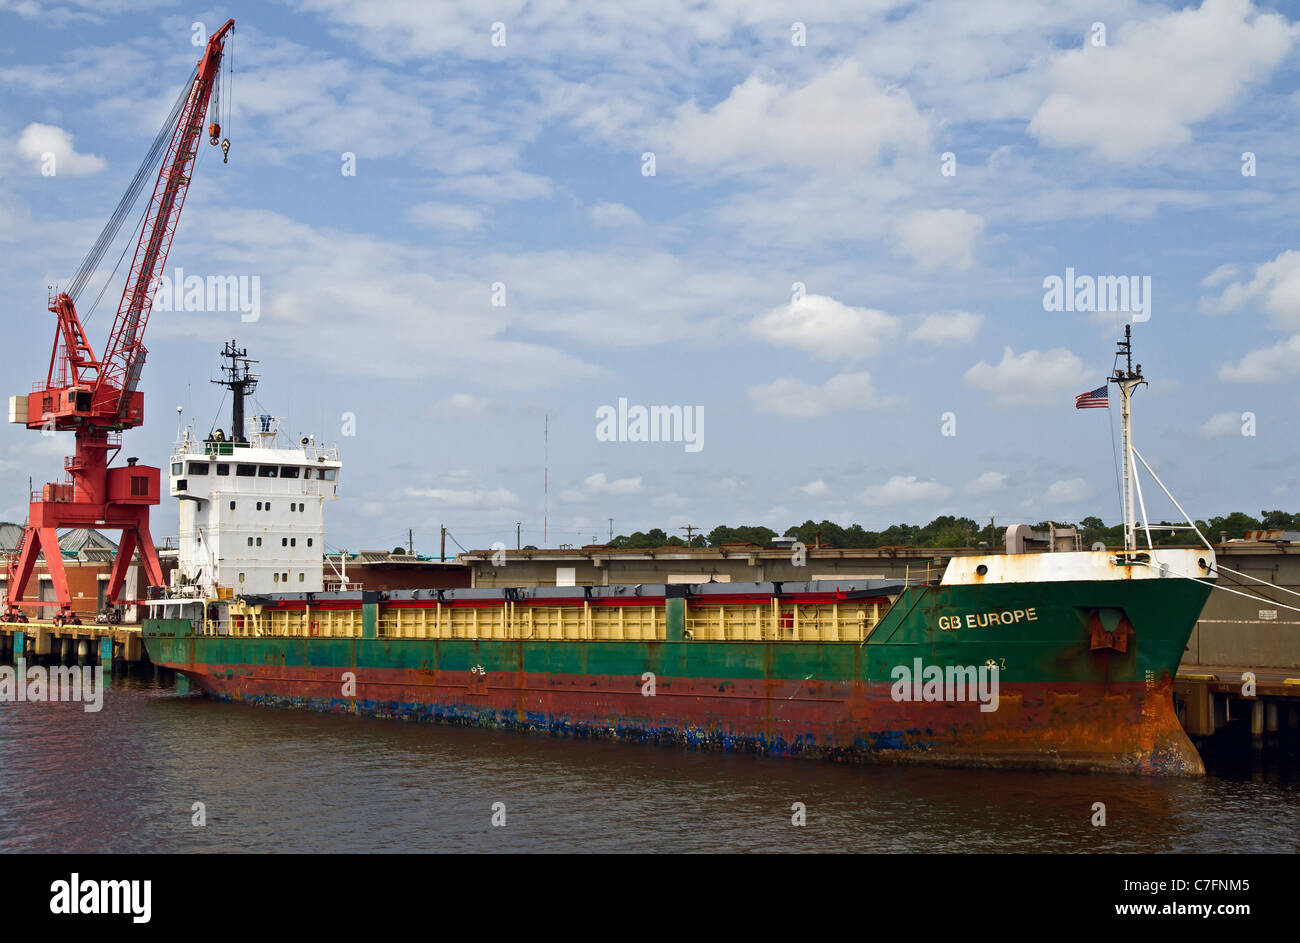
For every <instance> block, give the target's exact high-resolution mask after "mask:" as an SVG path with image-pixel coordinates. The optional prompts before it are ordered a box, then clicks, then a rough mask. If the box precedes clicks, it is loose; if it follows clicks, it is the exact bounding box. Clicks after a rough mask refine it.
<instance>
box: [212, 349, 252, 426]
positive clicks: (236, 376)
mask: <svg viewBox="0 0 1300 943" xmlns="http://www.w3.org/2000/svg"><path fill="white" fill-rule="evenodd" d="M221 356H222V357H225V358H226V359H227V360H228V361H230V362H229V363H228V364H226V366H224V367H222V368H221V372H222V373H224V374H225V375H226V377H225V379H224V380H213V381H212V382H213V383H215V384H217V386H224V387H226V388H227V389H228V390H230V392H231V394H232V396H231V405H230V441H231V442H247V441H248V439H247V438H245V436H244V397H246V396H250V395H252V392H253V391H254V390H255V389H257V374H255V373H252V372H250V371H249V369H248V366H249V364H254V363H257V361H256V360H250V359H249V357H248V350H247V348H241V347H237V346H235V342H234V341H229V342H228V343H227V344H226V347H225V350H223V351H222V352H221Z"/></svg>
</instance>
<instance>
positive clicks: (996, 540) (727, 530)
mask: <svg viewBox="0 0 1300 943" xmlns="http://www.w3.org/2000/svg"><path fill="white" fill-rule="evenodd" d="M1181 523H1183V522H1181V521H1161V522H1160V523H1159V524H1156V523H1154V522H1153V523H1152V524H1151V528H1152V531H1151V541H1152V543H1155V544H1158V545H1169V544H1187V543H1195V542H1197V541H1196V535H1195V534H1193V533H1192V532H1191V531H1187V530H1176V531H1168V530H1161V531H1157V530H1156V528H1157V527H1160V526H1168V525H1171V524H1181ZM1052 524H1055V526H1057V527H1078V528H1079V534H1080V538H1081V540H1082V542H1083V546H1084V547H1085V548H1087V547H1090V546H1092V545H1093V544H1094V543H1098V542H1101V543H1105V544H1107V545H1111V546H1116V545H1122V544H1123V543H1124V525H1123V524H1115V525H1111V526H1108V525H1107V524H1106V523H1105V522H1104V521H1102V519H1101V518H1099V517H1085V518H1083V519H1082V520H1080V521H1078V522H1071V521H1053V522H1048V521H1040V522H1039V523H1037V524H1034V525H1033V528H1034V530H1039V531H1046V530H1047V529H1048V527H1049V526H1051V525H1052ZM1196 526H1197V527H1199V528H1200V530H1201V533H1203V534H1205V536H1206V537H1208V538H1209V539H1210V540H1211V541H1218V540H1222V539H1227V540H1233V539H1239V538H1242V537H1244V536H1245V535H1246V532H1247V531H1251V530H1296V531H1300V514H1289V513H1287V512H1286V511H1260V512H1259V517H1252V516H1251V515H1249V514H1246V513H1245V512H1243V511H1233V512H1232V513H1231V514H1228V515H1225V516H1223V517H1211V518H1208V519H1206V520H1198V521H1197V522H1196ZM1005 533H1006V528H1004V527H995V526H994V525H993V524H992V523H986V524H983V525H981V524H980V523H979V522H977V521H975V520H974V519H973V518H969V517H953V516H951V515H943V516H941V517H936V518H935V519H934V520H932V521H931V522H930V523H928V524H924V525H921V524H894V525H892V526H890V527H887V528H885V529H884V530H879V531H876V530H867V529H865V528H864V527H863V526H862V525H861V524H850V525H849V526H848V527H844V526H841V525H840V524H836V523H834V522H833V521H822V522H820V523H818V522H816V521H812V520H807V521H804V522H803V523H802V524H797V525H794V526H792V527H787V528H786V530H785V533H784V534H783V535H782V536H785V537H794V538H796V539H797V540H799V541H800V542H802V543H803V544H805V545H807V546H809V547H814V546H817V545H820V546H822V547H834V548H840V549H846V550H847V549H855V548H873V547H901V546H907V547H926V548H929V547H933V548H942V547H978V546H979V545H980V544H981V543H987V544H988V545H989V546H991V547H996V546H1000V545H1001V544H1002V541H1003V539H1004V534H1005ZM776 536H777V532H776V531H774V530H772V529H771V528H770V527H762V526H757V527H755V526H741V527H730V526H728V525H726V524H719V525H718V526H717V527H715V528H713V529H712V530H711V531H709V532H708V533H707V534H705V533H699V534H694V535H692V536H691V538H690V542H689V543H688V542H687V540H686V538H684V537H679V536H677V535H675V534H674V535H670V534H668V533H667V532H666V531H665V530H663V529H662V528H659V527H654V528H651V529H650V530H648V531H636V532H635V533H632V534H620V535H619V536H617V537H615V538H614V539H613V540H611V541H610V542H609V543H608V545H607V546H610V547H613V548H615V549H618V550H625V549H636V550H646V549H653V548H655V547H686V546H691V547H721V546H722V545H723V544H733V543H752V544H758V545H760V546H763V545H767V544H770V543H771V542H772V538H773V537H776ZM1142 540H1143V542H1145V537H1143V538H1142Z"/></svg>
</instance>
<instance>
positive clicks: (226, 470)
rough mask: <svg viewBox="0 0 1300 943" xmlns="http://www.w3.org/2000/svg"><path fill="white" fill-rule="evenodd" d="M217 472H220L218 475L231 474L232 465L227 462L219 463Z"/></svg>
mask: <svg viewBox="0 0 1300 943" xmlns="http://www.w3.org/2000/svg"><path fill="white" fill-rule="evenodd" d="M217 474H218V475H229V474H230V466H229V465H226V464H221V465H218V466H217Z"/></svg>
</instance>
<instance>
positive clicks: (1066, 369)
mask: <svg viewBox="0 0 1300 943" xmlns="http://www.w3.org/2000/svg"><path fill="white" fill-rule="evenodd" d="M1096 379H1097V377H1096V376H1095V375H1094V372H1093V371H1089V370H1088V369H1086V368H1085V367H1084V365H1083V361H1082V360H1080V359H1079V358H1078V357H1076V356H1075V355H1074V354H1072V353H1071V352H1070V351H1068V350H1066V349H1065V348H1064V347H1054V348H1052V349H1051V350H1026V351H1025V352H1024V353H1021V354H1017V353H1015V352H1014V351H1012V349H1011V348H1010V347H1004V348H1003V350H1002V361H1001V362H1000V363H998V364H997V365H996V366H993V365H990V364H988V363H986V362H985V361H983V360H981V361H980V362H979V363H977V364H975V366H973V367H971V368H970V369H969V370H967V371H966V375H965V381H966V384H967V385H968V386H973V387H975V388H976V389H978V390H983V391H984V392H985V393H988V394H990V395H991V396H993V401H994V403H995V404H996V405H998V406H1057V407H1064V406H1068V405H1070V402H1071V398H1070V396H1069V394H1070V393H1082V392H1084V390H1085V389H1092V388H1093V387H1092V386H1089V385H1088V384H1089V383H1092V384H1093V386H1095V385H1096Z"/></svg>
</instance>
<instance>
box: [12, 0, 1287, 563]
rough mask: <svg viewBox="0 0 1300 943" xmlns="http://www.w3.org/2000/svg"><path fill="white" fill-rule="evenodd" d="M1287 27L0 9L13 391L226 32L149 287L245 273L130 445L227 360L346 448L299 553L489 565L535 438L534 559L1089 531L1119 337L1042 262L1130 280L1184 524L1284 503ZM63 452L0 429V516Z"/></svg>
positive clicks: (872, 11)
mask: <svg viewBox="0 0 1300 943" xmlns="http://www.w3.org/2000/svg"><path fill="white" fill-rule="evenodd" d="M1298 12H1300V11H1297V9H1296V8H1295V6H1293V5H1281V6H1277V7H1269V6H1262V5H1252V4H1251V3H1249V2H1245V0H1204V2H1203V3H1202V4H1200V5H1195V4H1193V5H1188V6H1180V5H1176V4H1163V3H1118V2H1107V0H1091V2H1086V3H1085V2H1071V0H1065V2H1052V3H1047V2H1044V3H1034V2H1014V3H1012V2H1006V3H1002V2H987V3H980V4H973V3H964V2H960V0H956V2H944V0H938V2H928V3H926V2H921V3H917V2H906V3H895V2H888V0H868V2H860V3H855V4H845V3H818V2H800V3H794V4H789V3H783V4H769V3H762V2H756V3H740V2H726V3H716V4H714V3H690V4H679V3H667V2H666V3H624V4H590V5H586V4H565V3H500V4H496V5H494V6H493V7H492V10H491V12H486V13H485V12H483V8H482V5H481V4H474V3H454V2H449V3H439V4H423V3H371V4H359V3H358V4H353V3H342V2H332V0H309V2H300V3H288V4H283V5H281V4H263V3H257V4H248V3H233V4H230V5H229V6H228V7H223V8H220V9H213V8H204V7H187V6H182V5H179V4H174V3H165V2H160V3H131V2H126V0H121V2H119V0H105V2H89V0H87V2H49V3H47V2H43V0H17V2H9V0H0V279H2V280H3V284H4V285H5V287H6V290H5V291H4V292H3V293H0V318H3V324H4V337H5V343H4V346H3V350H4V356H3V358H0V375H2V376H3V378H4V380H5V381H6V384H7V386H6V387H5V390H4V392H5V393H6V394H8V393H10V392H13V393H17V392H22V391H26V390H28V389H30V384H31V383H32V382H33V381H35V380H37V379H39V378H42V377H43V376H44V372H45V366H46V363H47V361H48V358H49V348H50V345H51V343H52V340H53V328H54V322H53V317H52V315H50V314H48V313H47V311H46V310H45V309H46V285H48V284H53V283H57V282H60V281H66V280H67V279H68V277H69V275H70V273H71V272H72V270H73V269H74V268H75V267H76V265H77V263H78V262H79V261H80V259H81V258H82V256H83V255H84V254H85V252H86V251H87V249H88V248H89V246H90V244H91V243H92V241H93V240H94V238H95V236H96V235H97V234H98V232H99V229H100V227H101V226H102V225H103V222H104V220H105V219H106V218H107V217H108V215H109V213H110V212H111V210H112V208H113V206H114V205H115V203H116V202H117V200H118V198H119V196H120V195H121V193H122V192H123V190H124V189H125V187H126V184H127V182H128V179H129V177H130V175H131V173H132V172H133V171H134V169H135V166H136V164H137V163H138V161H139V159H140V158H141V156H142V155H143V154H144V152H145V151H146V149H147V148H148V145H149V142H150V140H151V139H152V137H153V135H154V133H155V132H156V131H157V129H158V127H159V125H160V124H161V121H162V119H163V117H164V115H165V112H166V110H167V107H168V105H169V104H170V102H171V101H172V100H173V98H174V97H175V95H176V93H177V91H178V89H179V88H180V86H181V84H182V83H183V81H184V79H185V76H186V75H187V73H188V71H189V69H190V67H191V66H192V65H193V62H194V60H195V59H196V58H197V55H198V53H199V49H198V48H196V47H195V46H193V45H192V43H191V37H192V36H193V35H194V34H195V28H194V26H193V24H195V23H202V24H203V30H204V31H205V32H204V34H205V35H206V32H210V31H211V30H213V29H215V28H216V27H217V26H219V25H220V24H221V23H222V22H224V20H225V19H226V18H227V17H230V16H233V17H234V18H235V19H236V21H237V28H236V34H235V38H234V40H233V56H234V80H233V95H232V96H231V101H230V107H231V121H230V122H229V125H228V127H227V128H226V129H225V130H226V133H228V134H229V136H230V138H231V141H232V148H231V152H230V163H229V164H227V165H223V164H222V163H221V161H220V159H219V158H220V155H219V153H218V152H217V151H216V150H215V149H211V148H208V147H207V146H206V145H205V146H204V154H203V155H202V156H201V158H200V162H199V166H198V170H197V172H196V174H195V178H194V183H193V185H192V187H191V189H190V194H189V198H188V202H187V204H186V207H185V212H184V215H183V217H182V219H181V223H180V229H179V232H178V234H177V237H176V239H175V242H174V244H173V247H172V252H171V256H170V260H169V262H168V266H167V271H168V272H169V273H171V272H174V271H175V269H176V268H177V267H180V268H182V269H184V271H185V272H186V273H187V274H198V275H203V276H208V275H221V276H232V275H233V276H247V277H252V276H257V277H258V278H259V280H260V285H261V299H260V300H261V304H260V311H259V316H258V319H257V320H256V321H255V322H252V323H243V322H241V318H240V314H239V313H238V312H230V311H206V312H205V311H162V310H158V311H155V312H154V315H153V317H152V319H151V321H150V325H149V332H148V336H147V338H146V342H147V344H148V346H149V348H150V358H149V365H148V369H147V372H146V374H145V378H144V382H143V384H142V388H143V389H144V390H145V392H146V403H147V410H148V414H149V417H150V421H149V422H148V423H147V424H146V426H145V427H144V428H142V429H139V430H136V431H134V432H132V433H130V434H129V436H128V440H127V443H128V445H127V449H126V451H127V453H129V454H132V455H139V456H140V457H141V458H142V460H145V461H149V462H152V463H155V464H164V463H165V461H166V456H167V455H168V453H169V448H170V443H171V441H172V439H173V437H174V435H175V431H176V413H175V408H176V406H178V405H181V406H184V407H186V410H187V416H188V417H189V418H192V419H193V420H194V421H195V422H196V424H197V425H198V426H199V427H201V428H202V429H206V428H208V427H209V426H210V425H211V424H212V421H213V419H214V417H216V416H218V410H219V403H220V395H221V390H219V389H218V388H216V387H213V386H211V385H210V384H209V383H208V380H209V379H210V378H211V377H213V376H215V375H216V374H215V371H216V368H217V365H218V363H217V359H218V358H217V356H216V355H217V352H218V350H219V349H220V347H221V344H222V342H223V341H224V340H225V339H228V338H232V337H233V338H238V340H239V342H240V343H241V344H242V345H246V346H247V347H248V348H249V349H250V354H251V355H252V356H255V357H257V358H258V359H259V360H260V361H261V369H262V373H263V380H262V384H261V388H260V390H259V392H258V401H259V402H260V403H261V404H262V406H263V407H264V408H265V409H266V411H269V412H272V413H276V414H280V415H286V416H288V417H289V427H290V431H291V432H292V433H293V434H294V435H295V436H296V435H298V434H300V433H307V432H314V433H315V434H316V435H317V436H318V438H321V439H325V440H329V441H333V440H336V439H337V440H338V444H339V447H340V450H341V452H342V458H343V459H344V462H345V468H344V475H343V478H342V488H341V489H340V490H341V494H342V499H341V500H340V501H339V502H338V503H336V504H334V505H332V506H331V507H329V508H328V510H327V535H328V538H329V539H328V545H329V546H330V547H332V548H337V547H348V548H351V549H362V548H365V549H373V548H386V547H391V546H393V545H395V544H396V543H398V542H405V537H406V531H407V528H408V527H409V528H413V529H414V530H415V533H416V543H417V545H418V548H419V549H423V550H426V551H427V550H436V544H437V533H438V526H439V524H446V525H447V526H448V527H449V528H450V530H451V532H452V533H453V535H455V537H456V538H457V539H458V540H459V541H460V543H462V544H463V545H464V546H466V547H480V548H481V547H486V546H488V545H490V544H491V543H492V542H493V541H496V540H501V541H503V542H505V543H507V544H508V545H509V546H513V545H514V544H513V541H514V529H515V522H516V521H521V522H522V524H523V538H524V541H525V542H526V543H535V544H540V543H541V542H542V524H543V516H544V502H543V493H542V479H543V426H544V422H545V421H546V420H545V417H547V416H549V426H550V444H549V454H550V474H549V481H550V496H549V501H548V502H547V507H546V508H545V511H546V513H547V516H548V518H549V535H548V536H549V543H550V544H552V545H555V544H558V543H561V542H567V543H585V542H587V541H589V540H590V539H591V538H592V537H593V536H599V537H601V538H602V539H603V538H604V536H606V535H607V533H608V527H609V525H608V522H607V518H609V517H613V518H614V519H615V520H614V528H615V531H616V532H619V533H629V532H631V531H632V530H638V529H647V528H650V527H655V526H660V527H664V528H666V529H669V530H670V531H671V530H672V529H675V528H677V527H679V526H680V525H685V524H693V525H696V526H697V527H703V528H705V529H706V530H707V529H708V528H711V527H713V526H714V525H716V524H719V523H728V524H758V523H762V524H767V525H768V526H771V527H773V528H775V529H777V530H783V529H784V528H785V527H787V526H789V525H790V524H793V523H798V522H802V521H803V520H805V519H808V518H813V519H817V520H820V519H822V518H824V517H828V518H831V519H833V520H836V521H839V522H842V523H845V524H847V523H851V522H860V523H862V524H863V525H864V526H866V527H869V528H879V527H883V526H886V525H888V524H891V523H894V522H900V521H910V522H922V523H923V522H925V521H928V520H930V519H932V518H933V517H935V516H936V515H938V514H943V513H955V514H965V515H968V516H973V517H976V518H981V519H985V518H987V517H988V516H989V515H996V516H997V519H998V521H999V523H1009V522H1012V521H1017V520H1028V521H1030V522H1034V521H1039V520H1045V519H1053V520H1077V519H1078V518H1079V517H1082V516H1085V515H1088V514H1097V515H1099V516H1101V517H1103V518H1104V519H1105V520H1107V521H1108V522H1114V521H1117V520H1118V517H1119V501H1118V497H1117V488H1116V481H1115V465H1114V459H1113V451H1112V429H1113V428H1115V427H1116V422H1115V421H1114V420H1108V417H1107V414H1106V413H1105V412H1104V411H1102V410H1087V411H1075V410H1074V409H1073V397H1074V395H1075V394H1077V393H1079V392H1083V391H1085V390H1090V389H1093V388H1095V387H1096V386H1098V385H1099V384H1100V383H1101V382H1102V380H1103V379H1104V377H1105V375H1106V373H1107V372H1108V370H1109V367H1110V363H1111V352H1112V350H1113V342H1114V339H1115V337H1116V336H1117V335H1118V333H1119V331H1120V330H1122V324H1123V323H1124V321H1125V319H1127V318H1129V317H1130V315H1128V314H1125V313H1122V312H1078V311H1068V312H1067V311H1046V310H1044V304H1043V296H1044V287H1043V283H1044V279H1046V278H1048V277H1050V276H1053V275H1056V276H1064V274H1065V272H1066V269H1067V268H1071V269H1073V270H1074V271H1075V272H1076V273H1079V274H1088V275H1136V276H1149V277H1150V279H1151V285H1152V290H1151V310H1150V319H1149V320H1147V321H1144V322H1141V323H1138V324H1136V325H1135V327H1134V330H1135V335H1136V346H1137V353H1138V358H1137V359H1138V360H1140V361H1141V362H1142V364H1143V366H1144V370H1145V372H1146V373H1147V374H1148V375H1149V376H1150V377H1151V378H1152V384H1151V387H1150V388H1149V389H1146V390H1143V391H1142V392H1141V393H1140V394H1139V397H1140V400H1139V410H1138V416H1137V425H1136V437H1137V443H1138V445H1139V448H1141V449H1142V451H1143V453H1144V455H1145V456H1146V457H1147V459H1148V460H1149V461H1151V462H1152V464H1153V465H1154V466H1155V467H1156V469H1157V470H1158V471H1159V472H1160V473H1161V475H1162V477H1163V478H1164V480H1165V481H1166V483H1168V484H1169V485H1170V486H1171V488H1172V489H1173V490H1174V492H1175V494H1176V495H1177V496H1178V497H1179V499H1180V501H1182V502H1183V504H1184V506H1185V507H1187V508H1188V510H1189V511H1191V512H1192V513H1193V514H1195V515H1196V516H1201V517H1206V516H1211V515H1215V514H1221V513H1225V512H1227V511H1230V510H1238V509H1240V510H1247V511H1251V512H1257V511H1258V510H1260V509H1261V508H1274V507H1281V508H1285V509H1290V510H1295V509H1297V507H1300V501H1297V484H1298V482H1297V477H1298V476H1297V473H1296V461H1297V446H1296V440H1295V437H1294V435H1293V429H1294V423H1293V421H1292V415H1293V414H1294V412H1295V410H1296V407H1297V405H1298V403H1297V399H1298V397H1297V392H1298V387H1297V377H1298V376H1300V246H1297V245H1296V236H1295V230H1294V222H1293V217H1294V207H1295V205H1296V196H1297V191H1298V189H1300V187H1298V184H1300V163H1298V160H1297V154H1296V148H1295V144H1294V140H1295V136H1294V128H1295V125H1296V121H1297V118H1300V95H1298V94H1297V88H1298V85H1297V74H1298V72H1297V60H1296V48H1297V43H1298V42H1300V26H1298V25H1297V23H1296V17H1297V15H1298ZM494 23H500V24H504V45H500V44H499V42H500V37H501V35H502V31H501V29H500V28H499V27H497V28H495V29H494ZM796 24H802V25H803V28H804V30H803V35H804V37H805V44H804V45H796V44H795V43H794V42H792V38H794V37H795V36H796V34H797V26H796ZM1094 24H1102V25H1103V26H1104V45H1103V44H1102V43H1101V42H1099V40H1100V39H1102V38H1103V37H1102V36H1101V31H1099V30H1098V28H1097V26H1095V25H1094ZM494 35H495V36H496V37H497V39H498V45H494V44H493V38H494ZM47 153H53V154H54V155H55V157H56V167H57V168H58V170H57V172H56V173H55V174H54V175H53V176H48V175H43V174H42V173H41V157H42V155H44V154H47ZM647 153H653V154H654V164H655V173H654V175H653V176H648V175H646V173H645V172H644V168H645V159H644V155H645V154H647ZM1246 153H1250V154H1252V155H1254V174H1253V175H1245V174H1243V172H1242V168H1243V155H1244V154H1246ZM344 154H353V155H355V175H351V176H348V175H344V173H342V168H343V165H344V157H343V155H344ZM945 154H951V155H953V158H952V159H951V160H949V161H948V162H947V164H946V165H945V161H944V157H943V155H945ZM954 161H955V167H956V172H955V174H953V173H948V174H945V173H944V169H945V166H946V167H947V169H949V170H951V167H952V166H953V162H954ZM119 251H120V250H119ZM111 258H113V259H115V258H116V252H113V253H111ZM104 274H105V276H106V275H107V272H105V273H104ZM496 283H502V284H503V285H504V286H505V304H504V305H493V303H492V292H493V285H494V284H496ZM796 283H800V284H802V285H803V286H804V287H803V289H802V292H803V297H802V299H800V300H798V301H796V300H795V294H796V293H797V290H796V289H795V288H794V287H793V286H794V285H795V284H796ZM120 290H121V288H120V282H119V283H116V284H114V285H112V286H110V289H109V291H108V292H107V294H106V296H105V297H106V301H105V303H104V305H103V308H104V309H107V308H108V307H110V306H111V305H112V304H113V303H115V301H116V298H117V296H118V295H119V294H120ZM108 321H109V317H108V315H107V314H104V313H103V312H102V311H101V312H99V313H98V315H97V316H95V317H92V318H91V320H90V322H89V324H88V326H87V331H88V334H89V335H90V339H91V341H92V343H93V344H95V345H97V346H102V344H103V342H104V339H105V335H106V333H107V331H108V328H109V324H108ZM620 397H625V398H627V400H628V401H629V402H630V403H631V404H643V405H647V406H649V405H682V406H695V407H701V408H702V410H703V414H704V439H703V446H704V447H703V448H702V449H700V450H699V451H687V450H686V449H685V448H684V447H683V444H682V443H664V442H652V443H642V442H604V441H599V440H598V439H597V437H596V435H595V429H596V410H597V409H598V408H599V407H601V406H603V405H616V404H617V403H618V400H619V398H620ZM1247 412H1248V413H1251V414H1253V416H1254V432H1255V434H1254V435H1242V434H1241V430H1242V425H1243V423H1242V419H1241V417H1242V414H1243V413H1247ZM946 413H952V414H954V416H955V430H956V434H955V435H944V434H943V426H944V415H945V414H946ZM345 414H352V415H354V416H355V427H356V435H354V436H343V435H342V432H343V426H344V418H343V417H344V415H345ZM218 424H221V425H224V424H226V420H225V416H224V413H222V414H221V417H220V421H219V423H218ZM949 428H950V430H951V424H950V426H949ZM70 451H71V444H70V442H65V441H63V439H62V437H56V438H55V439H43V438H41V437H40V436H38V435H36V434H35V433H32V432H28V431H26V430H24V429H23V428H21V427H19V426H6V427H5V429H4V431H3V433H0V519H7V520H17V521H21V520H22V519H23V517H24V514H25V507H24V496H25V494H26V479H27V477H28V476H29V475H30V476H32V477H33V478H35V480H36V482H37V483H39V482H41V481H44V480H48V479H51V478H53V477H54V476H55V475H56V474H57V472H58V470H59V456H60V455H63V454H66V453H68V452H70ZM1154 490H1155V489H1154V488H1153V487H1148V489H1147V494H1148V499H1149V501H1150V504H1151V510H1152V514H1153V516H1155V517H1158V516H1162V515H1164V516H1172V515H1173V513H1174V512H1173V510H1172V508H1170V507H1169V506H1168V505H1167V504H1166V503H1165V502H1163V501H1160V502H1157V501H1155V500H1154V499H1152V498H1151V495H1152V492H1153V491H1154ZM154 532H155V534H156V535H160V536H161V535H167V534H172V533H174V532H175V507H174V505H172V504H167V503H165V504H164V505H163V507H162V508H161V509H160V510H159V511H158V512H157V516H156V520H155V523H154Z"/></svg>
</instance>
